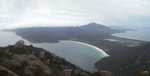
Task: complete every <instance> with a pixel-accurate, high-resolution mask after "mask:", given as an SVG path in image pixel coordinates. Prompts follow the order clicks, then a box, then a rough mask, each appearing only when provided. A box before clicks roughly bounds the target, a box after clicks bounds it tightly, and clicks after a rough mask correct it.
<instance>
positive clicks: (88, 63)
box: [36, 41, 108, 72]
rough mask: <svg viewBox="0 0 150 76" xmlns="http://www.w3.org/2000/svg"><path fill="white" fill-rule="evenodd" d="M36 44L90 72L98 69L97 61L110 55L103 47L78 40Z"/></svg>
mask: <svg viewBox="0 0 150 76" xmlns="http://www.w3.org/2000/svg"><path fill="white" fill-rule="evenodd" d="M36 46H39V47H43V48H45V49H47V50H49V51H51V52H53V53H55V54H56V55H58V56H60V57H63V58H65V59H66V60H68V61H70V62H71V63H73V64H75V65H77V66H79V67H81V68H82V69H84V70H87V71H90V72H94V71H96V69H95V66H94V64H95V62H97V61H98V60H100V59H102V58H104V57H107V56H108V55H107V54H106V53H105V52H104V51H103V50H102V49H99V48H97V47H95V46H92V45H90V44H86V43H83V42H77V41H60V42H59V43H51V44H50V43H40V44H36Z"/></svg>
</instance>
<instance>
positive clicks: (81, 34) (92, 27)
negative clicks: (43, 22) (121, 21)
mask: <svg viewBox="0 0 150 76" xmlns="http://www.w3.org/2000/svg"><path fill="white" fill-rule="evenodd" d="M15 31H16V34H17V35H20V36H22V37H23V38H25V39H27V40H29V41H31V42H57V41H59V40H72V39H74V40H88V39H94V40H95V39H97V38H99V39H104V38H107V37H109V36H110V35H111V34H113V33H117V32H120V31H118V30H113V29H111V28H109V27H106V26H104V25H101V24H97V23H89V24H87V25H83V26H80V27H34V28H22V29H16V30H15Z"/></svg>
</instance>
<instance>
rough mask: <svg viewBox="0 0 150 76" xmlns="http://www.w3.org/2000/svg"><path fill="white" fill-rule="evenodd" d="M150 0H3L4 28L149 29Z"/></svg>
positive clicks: (0, 22) (0, 8)
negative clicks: (84, 26)
mask: <svg viewBox="0 0 150 76" xmlns="http://www.w3.org/2000/svg"><path fill="white" fill-rule="evenodd" d="M149 9H150V1H149V0H0V26H2V27H3V28H15V27H26V26H47V24H49V25H48V26H70V25H72V26H76V25H80V24H86V23H89V22H98V23H102V24H105V25H108V26H111V25H117V26H126V25H127V26H143V25H144V26H149V24H150V21H149V20H150V10H149Z"/></svg>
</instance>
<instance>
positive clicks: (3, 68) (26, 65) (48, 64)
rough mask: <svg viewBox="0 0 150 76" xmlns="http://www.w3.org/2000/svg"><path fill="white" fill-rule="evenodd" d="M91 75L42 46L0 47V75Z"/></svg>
mask: <svg viewBox="0 0 150 76" xmlns="http://www.w3.org/2000/svg"><path fill="white" fill-rule="evenodd" d="M69 74H71V76H91V74H90V73H88V72H85V71H83V70H82V69H80V68H78V67H76V66H74V65H73V64H71V63H69V62H67V61H66V60H64V59H62V58H60V57H57V56H56V55H54V54H51V53H49V52H47V51H45V50H43V49H41V48H36V47H33V46H26V45H22V46H20V45H13V46H12V45H11V46H7V47H0V76H66V75H69Z"/></svg>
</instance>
